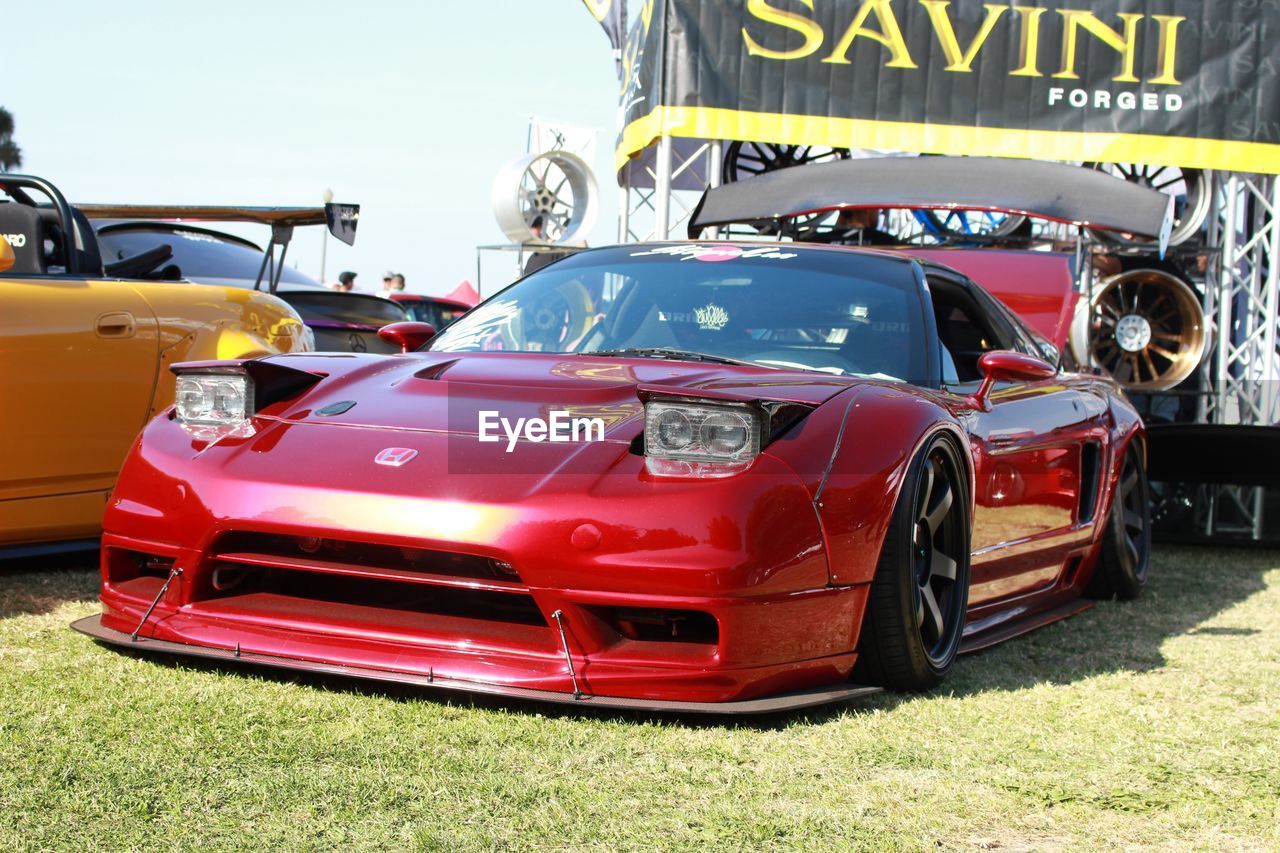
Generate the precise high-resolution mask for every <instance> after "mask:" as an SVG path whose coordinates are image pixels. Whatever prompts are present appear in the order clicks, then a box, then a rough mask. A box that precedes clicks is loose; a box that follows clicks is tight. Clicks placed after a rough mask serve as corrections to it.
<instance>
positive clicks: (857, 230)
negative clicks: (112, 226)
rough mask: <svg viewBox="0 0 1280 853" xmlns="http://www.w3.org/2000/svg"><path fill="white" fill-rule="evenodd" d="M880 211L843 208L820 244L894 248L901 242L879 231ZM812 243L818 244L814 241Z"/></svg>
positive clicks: (865, 208) (872, 208) (863, 208)
mask: <svg viewBox="0 0 1280 853" xmlns="http://www.w3.org/2000/svg"><path fill="white" fill-rule="evenodd" d="M879 225H880V210H879V209H878V208H874V207H859V208H853V207H851V208H845V209H844V210H841V211H840V215H839V216H837V217H836V224H835V227H834V228H833V229H832V231H831V234H830V235H829V236H828V238H827V239H825V240H822V241H821V242H825V243H835V244H838V245H842V246H896V245H899V244H900V243H901V242H902V241H901V240H899V239H898V238H896V237H894V236H893V235H892V234H889V233H887V232H885V231H881V230H880V228H879ZM814 242H819V241H818V240H816V239H815V240H814Z"/></svg>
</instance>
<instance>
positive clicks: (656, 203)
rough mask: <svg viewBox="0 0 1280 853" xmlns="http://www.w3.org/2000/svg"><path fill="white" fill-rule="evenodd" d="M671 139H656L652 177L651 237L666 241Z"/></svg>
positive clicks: (668, 235)
mask: <svg viewBox="0 0 1280 853" xmlns="http://www.w3.org/2000/svg"><path fill="white" fill-rule="evenodd" d="M671 148H672V145H671V137H670V136H665V135H664V136H661V137H659V138H658V162H657V168H656V169H655V177H654V185H655V186H654V198H653V213H654V217H655V219H657V221H656V222H655V223H654V226H653V232H654V233H653V236H654V238H655V239H658V240H666V239H667V238H668V237H670V236H671Z"/></svg>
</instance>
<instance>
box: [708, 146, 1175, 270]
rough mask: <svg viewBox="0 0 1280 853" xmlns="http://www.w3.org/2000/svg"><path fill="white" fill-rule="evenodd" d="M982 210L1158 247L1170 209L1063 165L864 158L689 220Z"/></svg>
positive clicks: (810, 169)
mask: <svg viewBox="0 0 1280 853" xmlns="http://www.w3.org/2000/svg"><path fill="white" fill-rule="evenodd" d="M868 207H870V208H909V209H940V208H941V209H947V208H950V209H956V210H985V211H993V212H999V213H1015V214H1024V215H1027V216H1033V217H1036V218H1039V219H1050V220H1054V221H1057V222H1066V223H1070V224H1072V225H1079V226H1088V227H1090V228H1100V229H1105V230H1108V231H1123V232H1127V233H1130V234H1135V235H1141V236H1143V237H1158V238H1159V239H1160V250H1161V254H1163V252H1164V248H1165V246H1166V245H1167V243H1168V237H1169V232H1170V231H1171V230H1172V228H1173V199H1172V198H1171V197H1170V196H1167V195H1165V194H1164V193H1161V192H1158V191H1156V190H1152V189H1148V188H1146V187H1140V186H1138V185H1136V184H1131V183H1129V182H1128V181H1125V180H1123V179H1122V178H1117V177H1115V176H1113V175H1108V174H1106V173H1104V172H1099V171H1097V170H1095V169H1086V168H1083V167H1080V166H1068V165H1065V164H1062V163H1047V162H1043V161H1039V160H1011V159H1007V158H1001V157H868V158H861V159H856V160H839V161H835V162H830V163H814V164H810V165H808V166H805V167H803V168H793V169H781V170H778V171H776V172H769V173H766V174H763V175H758V176H756V177H754V178H748V179H747V180H745V181H737V182H735V183H731V184H725V185H724V186H720V187H712V188H711V189H709V190H707V191H706V192H705V193H703V195H702V199H701V201H699V202H698V206H697V207H696V208H695V209H694V212H693V216H691V217H690V218H689V238H690V239H697V237H698V235H699V234H701V232H702V229H704V228H708V227H714V226H720V225H729V224H732V223H749V222H768V221H770V220H780V219H788V218H791V217H794V216H800V215H803V214H808V213H824V212H828V211H833V210H840V209H843V208H868Z"/></svg>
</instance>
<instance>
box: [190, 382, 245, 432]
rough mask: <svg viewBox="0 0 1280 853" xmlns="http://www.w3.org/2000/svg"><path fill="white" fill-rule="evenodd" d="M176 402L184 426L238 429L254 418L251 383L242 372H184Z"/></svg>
mask: <svg viewBox="0 0 1280 853" xmlns="http://www.w3.org/2000/svg"><path fill="white" fill-rule="evenodd" d="M176 400H177V415H178V420H179V422H181V423H182V424H183V425H184V426H192V427H238V426H240V425H242V424H244V423H246V422H247V421H248V420H249V418H250V417H252V415H253V380H251V379H250V378H249V377H248V375H247V374H245V373H228V372H224V373H183V374H180V375H179V376H178V387H177V394H176Z"/></svg>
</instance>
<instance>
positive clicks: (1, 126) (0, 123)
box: [0, 107, 22, 172]
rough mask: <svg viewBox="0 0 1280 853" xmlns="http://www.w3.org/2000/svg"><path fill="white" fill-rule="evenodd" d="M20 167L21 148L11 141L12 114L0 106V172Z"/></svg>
mask: <svg viewBox="0 0 1280 853" xmlns="http://www.w3.org/2000/svg"><path fill="white" fill-rule="evenodd" d="M21 167H22V149H21V148H19V147H18V143H16V142H14V141H13V114H12V113H10V112H9V111H8V110H6V109H5V108H4V107H0V172H8V171H10V170H12V169H19V168H21Z"/></svg>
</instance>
